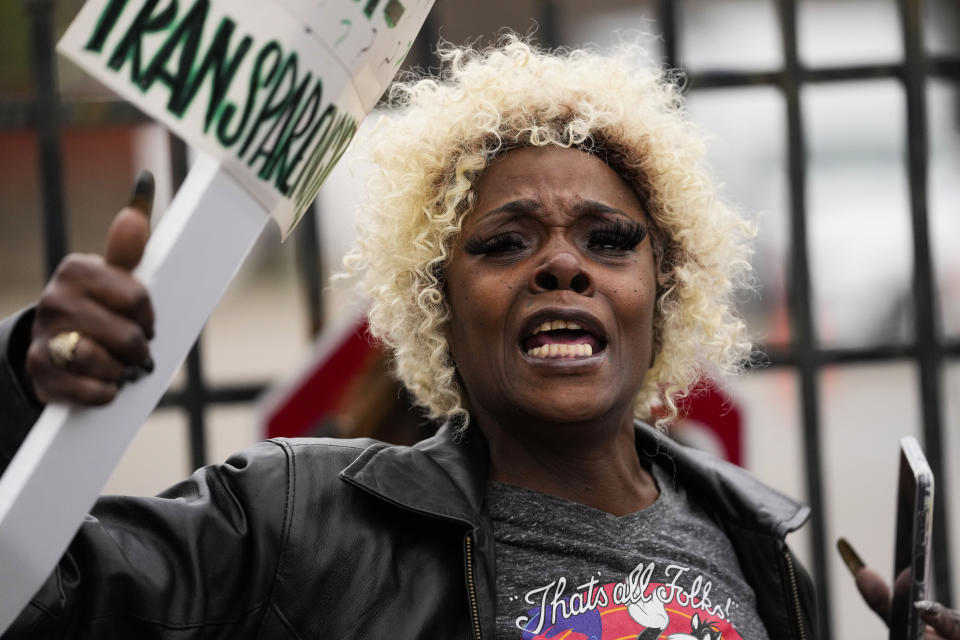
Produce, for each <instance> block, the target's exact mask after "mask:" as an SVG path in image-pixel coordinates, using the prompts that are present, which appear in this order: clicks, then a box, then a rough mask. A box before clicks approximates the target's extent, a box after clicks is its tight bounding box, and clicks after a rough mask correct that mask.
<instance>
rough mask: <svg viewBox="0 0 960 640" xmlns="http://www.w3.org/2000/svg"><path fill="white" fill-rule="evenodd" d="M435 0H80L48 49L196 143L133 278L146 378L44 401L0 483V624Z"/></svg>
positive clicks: (290, 219)
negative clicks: (93, 399) (145, 295)
mask: <svg viewBox="0 0 960 640" xmlns="http://www.w3.org/2000/svg"><path fill="white" fill-rule="evenodd" d="M432 4H433V0H402V1H398V0H366V1H365V2H357V1H356V0H272V1H271V2H264V1H263V0H180V2H162V1H160V0H88V2H87V3H86V5H85V6H84V7H83V9H82V10H81V11H80V13H79V14H78V16H77V18H76V19H75V20H74V22H73V23H72V24H71V25H70V28H69V29H68V30H67V32H66V34H65V35H64V37H63V39H62V40H61V42H60V45H59V49H60V51H61V53H63V54H64V55H66V56H68V57H70V58H71V59H72V60H73V61H74V62H76V63H77V64H79V65H80V66H81V67H83V68H84V69H85V70H87V71H88V72H90V73H91V74H92V75H94V76H95V77H97V78H98V79H99V80H101V81H103V82H104V83H105V84H107V85H108V86H110V87H111V88H112V89H113V90H115V91H116V92H117V93H119V94H120V95H122V96H123V97H125V98H126V99H128V100H130V101H131V102H133V103H134V104H135V105H136V106H137V107H139V108H140V109H142V110H143V111H145V112H146V113H148V114H149V115H151V116H153V117H154V118H156V119H157V120H159V121H160V122H161V123H163V124H164V125H166V126H168V127H169V128H170V129H172V130H173V131H174V132H175V133H177V134H178V135H180V136H181V137H183V138H184V139H185V140H186V141H187V143H189V144H190V145H192V146H194V147H195V148H196V149H198V150H199V152H200V157H199V159H198V160H197V162H196V163H195V164H194V166H193V168H192V169H191V171H190V173H189V175H188V176H187V179H186V181H185V182H184V184H183V186H182V187H181V188H180V190H179V191H178V193H177V195H176V197H175V198H174V200H173V202H172V203H171V205H170V208H169V210H168V211H167V212H166V213H165V214H164V216H163V217H162V218H161V220H160V223H159V225H158V226H157V229H156V231H155V232H154V234H153V236H152V237H151V238H150V241H149V243H148V244H147V248H146V252H145V254H144V257H143V259H142V261H141V262H140V265H139V266H138V267H137V269H136V270H135V271H134V275H135V276H136V277H137V278H139V279H140V280H141V281H142V282H143V283H144V284H145V285H146V287H147V289H148V290H149V292H150V295H151V297H152V300H153V304H154V308H155V312H156V338H155V339H154V341H153V343H152V345H151V352H152V354H153V358H154V361H155V364H156V367H155V369H154V372H153V373H152V374H151V375H149V376H147V377H145V378H142V379H141V380H140V381H138V382H137V383H136V384H132V385H127V386H126V387H125V388H124V389H123V391H122V392H121V393H120V394H118V396H117V398H116V399H115V400H114V402H112V403H111V404H109V405H107V406H105V407H98V408H83V409H80V408H68V407H66V406H61V405H51V406H48V407H47V408H46V409H45V410H44V412H43V414H42V415H41V417H40V419H39V420H38V422H37V424H35V425H34V426H33V428H32V430H31V431H30V433H29V435H28V436H27V438H26V440H25V441H24V443H23V444H22V446H21V447H20V449H19V451H18V452H17V454H16V456H15V457H14V459H13V460H12V461H11V463H10V465H9V467H8V468H7V469H6V471H5V472H4V473H3V476H2V477H0V633H2V632H3V631H4V630H5V629H6V628H7V627H8V626H9V625H10V624H11V623H12V621H13V620H14V619H15V618H16V616H17V615H18V613H19V612H20V611H21V610H22V609H23V607H24V606H25V605H26V604H27V602H28V601H29V599H30V597H31V596H32V595H33V594H34V593H35V592H36V591H37V589H38V588H39V587H40V586H41V584H42V583H43V581H44V580H45V579H46V578H47V577H48V576H49V574H50V572H51V571H52V570H53V568H54V567H55V566H56V564H57V561H58V560H59V558H60V557H61V556H62V555H63V552H64V551H65V550H66V548H67V545H68V544H69V542H70V540H71V539H72V538H73V536H74V534H75V533H76V531H77V528H78V527H79V525H80V522H81V521H82V519H83V517H84V514H85V513H86V512H87V511H88V510H89V509H90V507H91V506H92V504H93V503H94V501H95V500H96V497H97V495H98V494H99V493H100V491H101V490H102V488H103V486H104V484H105V483H106V481H107V479H108V478H109V476H110V474H111V473H112V471H113V469H114V467H115V466H116V464H117V462H118V461H119V459H120V457H121V455H122V454H123V452H124V450H125V449H126V447H127V446H128V445H129V443H130V441H131V440H132V439H133V436H134V435H135V433H136V431H137V430H138V429H139V427H140V426H141V425H142V424H143V422H144V421H145V420H146V418H147V416H148V415H149V414H150V412H151V411H152V410H153V408H154V407H155V406H156V404H157V402H158V401H159V399H160V397H161V396H162V395H163V393H164V391H165V390H166V388H167V386H168V384H169V382H170V380H171V379H172V377H173V375H174V373H175V372H176V370H177V368H178V367H179V365H180V363H181V362H183V360H184V358H185V357H186V355H187V352H188V351H189V349H190V346H191V345H192V344H193V342H194V341H195V340H196V337H197V336H198V335H199V333H200V329H201V328H202V326H203V324H204V323H205V322H206V320H207V318H208V317H209V315H210V313H211V312H212V311H213V308H214V307H215V306H216V304H217V302H218V301H219V300H220V298H221V296H222V295H223V292H224V291H225V290H226V288H227V286H228V284H229V283H230V281H231V279H232V278H233V276H234V275H235V274H236V272H237V270H238V269H239V268H240V265H241V264H242V263H243V260H244V258H245V257H246V255H247V253H248V252H249V250H250V248H251V246H252V245H253V243H254V241H255V240H256V239H257V237H258V236H259V235H260V233H261V232H262V231H263V228H264V227H265V226H266V225H267V224H268V223H269V222H270V221H271V219H272V220H274V221H275V222H276V223H277V224H279V225H280V228H281V230H282V231H283V234H284V237H285V236H286V235H287V234H289V232H290V231H291V230H292V228H293V226H294V225H295V224H296V222H297V220H298V219H299V217H300V216H301V215H302V213H303V212H304V211H305V210H306V209H307V207H308V206H309V205H310V203H311V202H312V201H313V199H314V197H315V196H316V193H317V191H318V190H319V188H320V185H321V184H322V183H323V180H324V179H325V178H326V177H327V175H328V174H329V172H330V169H331V168H332V167H333V165H334V164H335V163H336V162H337V160H338V159H339V158H340V156H341V155H342V154H343V151H344V150H345V149H346V147H347V145H348V144H349V142H350V140H351V139H352V137H353V135H354V133H355V131H356V128H357V125H358V123H359V122H360V121H361V120H362V119H363V118H364V117H365V116H366V115H367V113H369V112H370V110H372V108H373V106H374V105H375V104H376V102H377V100H378V99H379V97H380V95H381V94H382V93H383V91H384V89H385V88H386V86H387V84H388V83H389V82H390V80H391V79H392V78H393V75H394V73H395V71H396V69H397V68H398V67H399V64H400V62H401V61H402V59H403V56H404V55H405V54H406V51H407V49H408V48H409V46H410V43H411V42H412V41H413V38H414V37H415V36H416V33H417V31H419V29H420V27H421V25H422V24H423V21H424V19H425V18H426V15H427V12H428V11H429V10H430V7H431V5H432Z"/></svg>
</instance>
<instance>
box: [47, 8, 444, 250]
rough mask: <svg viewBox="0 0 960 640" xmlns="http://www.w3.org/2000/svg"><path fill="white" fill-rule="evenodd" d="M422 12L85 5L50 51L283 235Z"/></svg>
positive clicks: (394, 64) (369, 104) (387, 76)
mask: <svg viewBox="0 0 960 640" xmlns="http://www.w3.org/2000/svg"><path fill="white" fill-rule="evenodd" d="M431 4H432V0H402V1H401V0H362V1H359V0H272V1H271V2H265V1H259V2H257V1H250V0H247V1H237V0H235V1H233V2H229V1H224V0H88V2H87V4H86V5H84V7H83V9H82V10H81V11H80V14H79V15H78V16H77V18H76V19H75V20H74V21H73V23H72V24H71V25H70V27H69V28H68V29H67V31H66V33H65V34H64V36H63V39H62V40H61V41H60V44H59V45H58V48H59V50H60V51H61V53H63V54H65V55H66V56H68V57H69V58H71V59H72V60H73V61H74V62H76V63H77V64H78V65H80V66H81V67H82V68H83V69H85V70H86V71H88V72H89V73H91V74H92V75H94V76H96V77H97V78H98V79H99V80H101V81H102V82H103V83H104V84H106V85H107V86H109V87H110V88H111V89H113V90H114V91H116V92H117V93H119V94H120V95H121V96H123V97H124V98H126V99H127V100H129V101H130V102H133V103H134V104H136V105H137V106H138V107H139V108H140V109H142V110H143V111H145V112H146V113H147V114H149V115H150V116H152V117H153V118H155V119H157V120H158V121H159V122H161V123H163V124H164V125H166V126H167V127H169V128H170V129H171V130H173V131H174V132H175V133H176V134H178V135H179V136H180V137H182V138H183V139H185V140H187V141H188V142H189V143H190V144H191V145H192V146H194V147H196V148H197V149H199V150H201V151H203V152H204V153H206V154H208V155H210V156H212V157H213V158H216V159H217V160H219V161H220V162H221V164H223V166H224V167H226V169H227V171H228V172H229V173H230V174H231V175H233V176H234V177H235V178H236V179H237V180H238V181H239V182H240V183H241V184H242V185H243V186H244V187H245V188H246V189H247V190H248V191H250V193H251V194H252V195H253V196H254V197H255V198H256V199H257V200H258V201H259V202H260V204H262V205H263V207H264V208H265V209H266V210H267V211H269V212H270V214H271V215H272V216H273V217H274V218H275V219H276V220H277V222H278V223H279V224H280V228H281V230H282V231H283V233H284V236H286V235H287V234H288V233H289V232H290V230H291V229H292V228H293V225H294V224H295V223H296V221H297V220H298V219H299V218H300V216H301V215H302V214H303V212H304V211H305V210H306V208H307V207H308V206H309V205H310V203H311V202H313V199H314V197H315V196H316V194H317V190H318V189H319V188H320V185H321V184H322V183H323V180H324V179H325V178H326V176H327V175H328V174H329V172H330V169H332V168H333V165H334V164H335V163H336V162H337V160H338V159H339V158H340V156H341V155H342V154H343V152H344V150H345V149H346V147H347V145H348V144H349V142H350V140H351V139H352V138H353V134H354V133H355V132H356V129H357V125H358V123H359V122H360V121H361V120H362V119H363V118H364V117H365V116H366V115H367V113H369V112H370V110H371V109H372V108H373V106H374V105H375V104H376V102H377V100H378V99H379V98H380V95H381V94H382V93H383V90H384V88H385V87H386V86H387V83H389V81H390V80H391V79H392V78H393V75H394V73H395V72H396V70H397V68H398V67H399V64H400V62H401V61H402V60H403V57H404V55H405V54H406V52H407V50H408V49H409V47H410V45H411V43H412V41H413V38H414V36H415V35H416V33H417V31H418V30H419V28H420V26H421V25H422V23H423V20H424V18H425V17H426V14H427V12H428V11H429V9H430V5H431Z"/></svg>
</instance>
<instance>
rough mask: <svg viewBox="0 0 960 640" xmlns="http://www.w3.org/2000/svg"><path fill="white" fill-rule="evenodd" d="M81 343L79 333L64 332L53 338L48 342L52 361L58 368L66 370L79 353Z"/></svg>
mask: <svg viewBox="0 0 960 640" xmlns="http://www.w3.org/2000/svg"><path fill="white" fill-rule="evenodd" d="M79 342H80V332H79V331H64V332H62V333H58V334H57V335H55V336H53V337H52V338H50V339H49V340H48V341H47V351H48V352H49V353H50V360H51V361H52V362H53V364H55V365H57V366H58V367H61V368H64V369H66V368H67V367H68V366H70V363H71V362H73V356H74V355H75V354H76V353H77V344H78V343H79Z"/></svg>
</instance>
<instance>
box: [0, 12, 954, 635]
mask: <svg viewBox="0 0 960 640" xmlns="http://www.w3.org/2000/svg"><path fill="white" fill-rule="evenodd" d="M897 4H898V5H899V11H900V13H899V17H900V25H901V30H902V37H903V46H904V52H905V55H904V59H903V60H902V61H901V62H899V63H896V64H879V65H869V64H867V65H853V66H837V67H828V68H808V67H805V66H804V65H802V64H801V62H800V58H799V56H798V44H797V43H798V36H797V9H798V7H797V0H777V1H776V6H777V10H778V16H779V28H780V35H781V42H782V49H783V51H782V53H783V65H782V68H780V69H777V70H772V71H765V72H745V71H739V70H735V69H718V70H714V71H709V72H699V73H691V74H688V76H687V78H688V90H689V91H708V90H710V89H713V88H729V87H752V86H758V85H766V86H770V87H775V88H777V89H778V90H779V91H780V92H781V93H782V95H783V97H784V99H785V100H784V104H785V106H786V122H787V141H786V142H787V154H788V158H787V162H788V171H789V203H790V204H789V215H790V236H789V246H790V256H789V282H788V306H789V317H790V324H791V341H790V343H789V346H788V347H786V348H783V349H770V350H768V355H769V360H770V366H774V367H787V368H790V369H792V370H794V371H795V372H796V374H797V379H798V382H799V388H798V390H797V393H798V395H799V398H800V406H801V412H802V423H803V440H804V463H805V477H806V489H807V497H808V500H809V502H810V504H811V507H812V509H813V523H812V526H813V536H812V539H813V548H812V558H813V562H812V571H813V575H814V579H815V582H816V584H817V587H818V593H819V605H820V611H821V616H822V620H823V631H822V633H821V637H824V638H829V637H830V629H831V624H830V620H831V607H830V602H831V598H830V597H829V581H828V576H827V571H828V563H827V554H828V551H827V549H828V546H829V542H828V540H827V536H826V513H825V507H824V490H823V486H822V478H823V472H822V470H823V463H822V460H821V433H820V397H819V394H818V389H817V376H818V372H819V371H820V370H821V369H822V368H824V367H825V366H828V365H848V364H854V363H867V362H889V361H912V362H914V363H915V364H916V366H917V368H918V371H919V374H920V375H919V385H920V389H919V392H920V399H921V403H922V418H923V426H922V434H923V444H924V448H925V450H926V452H927V455H928V458H929V461H930V465H931V467H932V468H933V472H934V474H935V475H936V476H937V477H939V478H942V477H943V471H944V464H945V460H944V455H943V452H944V448H945V447H944V437H943V435H944V431H943V422H944V421H943V416H942V409H943V400H944V399H943V392H942V388H943V384H942V376H943V365H944V361H945V360H946V359H947V358H957V357H958V356H960V341H958V340H956V339H954V340H945V339H943V338H942V337H941V336H940V335H939V333H938V330H937V321H936V313H935V310H936V305H937V301H936V300H935V293H936V288H935V286H934V277H933V268H932V260H931V250H930V228H929V224H928V215H927V165H928V152H927V138H928V130H927V124H926V98H925V90H926V83H927V80H928V79H929V78H941V79H947V80H949V81H953V82H960V58H958V57H932V56H930V55H927V54H926V53H925V51H924V46H923V37H922V29H921V14H920V11H921V3H920V2H919V1H918V0H898V2H897ZM24 7H25V11H26V12H27V14H28V15H29V20H30V29H31V39H30V41H31V47H32V51H31V64H32V76H33V79H34V97H33V100H32V101H25V102H24V101H20V102H16V101H5V102H0V128H14V127H28V128H31V129H33V130H34V131H35V132H36V134H37V143H38V145H39V151H40V165H41V166H40V173H41V181H42V182H41V184H42V193H41V198H42V203H43V215H44V217H43V219H44V248H45V264H46V268H47V273H48V274H49V273H50V272H51V271H52V270H53V268H54V266H55V265H56V263H57V262H58V261H59V259H60V258H61V257H62V256H63V254H64V253H65V252H66V249H67V247H68V246H69V242H68V239H67V238H66V232H65V229H66V225H65V213H64V197H63V188H62V182H63V179H62V169H61V153H60V134H59V132H60V127H61V126H64V125H74V124H80V123H82V124H85V125H93V126H95V125H98V124H107V123H110V124H117V123H122V122H127V123H137V122H144V121H146V118H145V116H143V115H142V114H140V112H139V111H137V110H136V109H135V108H133V107H131V106H129V105H127V104H124V103H121V102H115V103H110V104H108V105H105V106H104V107H103V108H101V109H99V110H97V111H96V113H95V115H94V116H93V117H90V116H89V113H90V111H89V110H84V109H82V108H80V107H79V105H77V104H72V103H69V102H67V103H61V102H60V101H59V99H58V96H57V87H56V82H55V79H56V66H55V60H56V59H55V56H54V53H53V44H54V43H53V32H54V29H53V22H52V15H53V9H54V0H24ZM539 8H540V11H539V14H538V15H536V16H532V17H535V18H537V19H538V21H539V25H540V26H539V32H538V36H539V38H540V40H541V42H543V43H544V44H546V45H551V44H556V43H557V42H558V39H557V24H558V22H559V21H560V20H562V15H561V14H560V12H561V9H562V6H561V5H560V4H558V3H555V2H552V1H550V0H542V1H541V2H540V3H539ZM656 8H657V13H658V25H657V27H658V30H659V31H661V32H662V34H663V43H664V53H665V59H666V62H667V63H668V64H670V65H671V66H673V67H679V66H681V65H680V63H681V60H680V57H679V54H678V51H679V42H680V37H681V34H680V32H679V29H678V18H679V16H678V11H679V6H678V3H676V2H673V1H671V0H657V4H656ZM437 33H438V25H437V24H436V22H435V21H431V20H430V19H428V22H427V24H426V26H425V28H424V31H423V35H421V37H420V38H418V40H417V43H416V44H415V45H414V50H413V52H412V55H413V56H415V57H416V58H417V59H418V60H419V62H420V64H421V65H422V66H427V64H426V63H428V62H429V61H430V60H432V55H433V54H432V51H431V48H430V47H431V42H432V41H433V40H434V39H435V37H436V35H437ZM877 78H892V79H895V80H897V81H899V82H900V83H901V84H902V86H903V89H904V91H905V95H906V106H907V108H906V117H907V147H906V148H907V150H908V158H907V160H908V167H909V194H910V211H911V216H912V218H911V219H912V231H913V233H912V236H913V258H914V262H913V279H912V285H913V286H912V290H913V296H914V297H913V324H914V329H915V331H914V336H915V338H914V340H913V342H912V343H909V344H887V345H879V346H872V347H868V348H829V349H828V348H822V347H821V346H819V345H818V341H817V337H816V332H815V330H814V323H813V312H812V305H811V277H810V265H809V263H808V257H807V256H808V250H807V212H808V206H807V201H806V196H805V194H806V187H807V184H806V183H807V156H806V153H805V146H804V145H805V140H806V138H805V132H804V127H803V122H804V120H803V117H802V116H803V113H802V103H801V100H800V92H801V89H802V88H803V87H804V86H806V85H812V84H819V83H836V82H857V81H864V80H873V79H877ZM171 148H172V157H171V163H172V164H171V166H172V169H173V175H174V179H175V182H176V183H177V184H179V182H180V181H181V180H182V179H183V177H184V176H185V175H186V170H187V158H186V149H185V148H184V146H183V144H182V143H180V142H179V141H176V140H174V141H173V143H172V146H171ZM297 251H298V253H299V256H300V260H299V263H300V271H301V272H302V275H303V278H304V282H305V288H306V291H307V296H308V300H309V309H310V313H311V322H310V326H311V327H312V329H313V331H314V332H316V331H318V330H319V328H320V326H321V323H322V309H321V299H322V298H321V295H320V289H321V286H322V283H321V282H320V279H319V277H318V273H319V269H318V268H317V267H318V264H319V257H318V252H319V248H318V243H317V233H316V221H315V217H314V216H306V217H305V219H304V221H303V223H302V224H301V226H300V228H299V230H298V232H297ZM264 387H265V384H247V385H226V386H212V385H208V384H207V382H206V381H205V378H204V375H203V367H202V353H201V347H200V342H199V341H198V343H197V345H196V346H195V347H194V348H193V350H192V351H191V353H190V355H189V358H188V361H187V367H186V384H185V386H184V387H183V389H182V390H178V391H171V392H169V393H167V395H166V396H165V397H164V398H163V400H162V402H161V406H164V407H175V408H180V409H182V410H183V411H185V412H186V413H187V415H188V416H189V428H190V455H191V462H192V464H193V465H194V466H200V465H202V464H204V463H205V462H206V444H205V440H206V439H205V428H204V424H205V423H204V415H205V412H206V410H207V408H209V407H211V406H213V405H220V404H230V403H243V402H250V401H252V400H254V399H255V398H256V397H257V396H258V395H259V394H260V393H261V392H262V391H263V389H264ZM947 498H948V496H947V491H946V490H945V486H944V485H943V484H941V485H940V487H938V491H937V493H936V505H935V511H936V514H937V517H936V518H935V521H934V522H935V525H934V532H933V544H934V552H935V556H936V558H937V562H936V564H935V567H934V569H935V570H934V583H935V586H934V588H935V591H936V594H937V597H938V599H939V600H940V601H941V602H944V603H946V604H948V605H949V604H950V603H952V601H953V596H952V592H951V581H950V575H949V571H950V567H951V566H952V565H951V563H950V559H949V555H950V546H949V534H948V529H947V523H948V514H947V507H948V504H949V501H948V499H947Z"/></svg>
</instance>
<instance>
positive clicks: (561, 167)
mask: <svg viewBox="0 0 960 640" xmlns="http://www.w3.org/2000/svg"><path fill="white" fill-rule="evenodd" d="M473 209H474V210H473V214H472V215H471V216H469V217H471V218H474V220H475V221H478V220H479V219H480V218H484V217H487V216H502V215H504V214H505V213H511V212H512V213H517V214H528V215H536V214H538V213H542V212H545V211H564V212H566V213H567V214H569V215H575V216H582V215H589V214H601V215H602V214H610V215H615V214H618V213H619V214H623V215H627V216H628V217H631V218H638V219H642V218H643V217H644V212H643V209H642V206H641V203H640V201H639V199H638V198H637V196H636V194H635V192H634V190H633V188H632V186H631V185H630V184H628V183H627V182H626V181H625V180H624V179H623V178H622V177H621V176H620V175H619V174H618V173H617V172H615V171H614V170H613V169H611V168H610V167H609V165H607V164H606V163H605V162H603V160H601V159H600V158H598V157H597V156H595V155H593V154H590V153H587V152H585V151H581V150H579V149H575V148H565V147H557V146H549V147H525V148H521V149H515V150H512V151H509V152H507V153H506V154H504V155H503V156H501V157H499V158H497V159H496V160H494V161H493V162H492V163H491V164H490V165H489V166H488V167H487V168H486V169H485V170H484V172H483V174H481V176H480V178H479V179H478V181H477V183H476V187H475V202H474V208H473Z"/></svg>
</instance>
